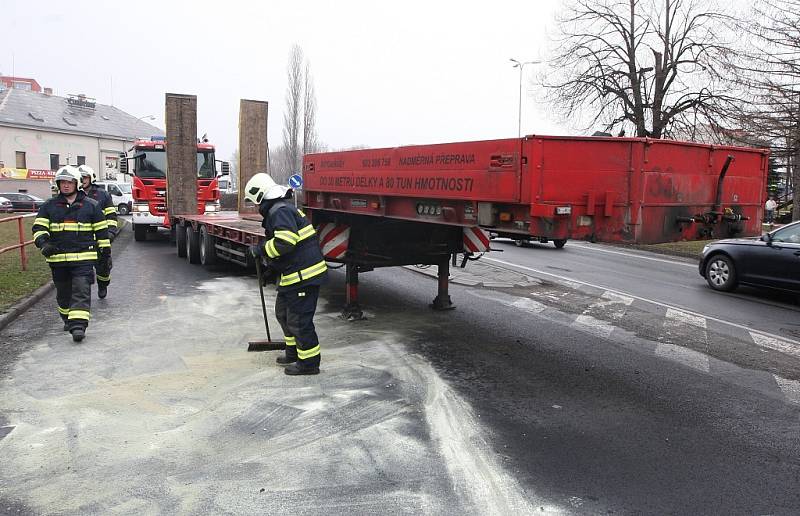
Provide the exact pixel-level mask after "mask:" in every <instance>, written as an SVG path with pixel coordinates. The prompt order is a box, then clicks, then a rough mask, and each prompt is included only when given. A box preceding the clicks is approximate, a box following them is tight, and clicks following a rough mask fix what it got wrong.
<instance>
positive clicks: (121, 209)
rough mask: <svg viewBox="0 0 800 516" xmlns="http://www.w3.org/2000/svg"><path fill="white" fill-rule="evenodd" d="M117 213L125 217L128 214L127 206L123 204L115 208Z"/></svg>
mask: <svg viewBox="0 0 800 516" xmlns="http://www.w3.org/2000/svg"><path fill="white" fill-rule="evenodd" d="M117 211H118V212H119V214H120V215H127V214H128V213H130V212H129V211H128V205H127V204H125V203H122V204H120V205H119V206H117Z"/></svg>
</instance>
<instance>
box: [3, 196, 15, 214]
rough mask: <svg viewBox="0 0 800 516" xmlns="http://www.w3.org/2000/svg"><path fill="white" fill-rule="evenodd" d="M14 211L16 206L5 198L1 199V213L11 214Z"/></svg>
mask: <svg viewBox="0 0 800 516" xmlns="http://www.w3.org/2000/svg"><path fill="white" fill-rule="evenodd" d="M12 211H14V205H13V204H11V201H9V200H8V199H6V198H5V197H0V213H11V212H12Z"/></svg>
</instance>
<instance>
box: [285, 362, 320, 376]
mask: <svg viewBox="0 0 800 516" xmlns="http://www.w3.org/2000/svg"><path fill="white" fill-rule="evenodd" d="M283 372H284V373H286V374H288V375H289V376H300V375H306V374H319V367H313V366H302V365H300V364H299V363H295V364H290V365H288V366H286V369H284V370H283Z"/></svg>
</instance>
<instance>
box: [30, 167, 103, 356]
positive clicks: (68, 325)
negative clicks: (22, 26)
mask: <svg viewBox="0 0 800 516" xmlns="http://www.w3.org/2000/svg"><path fill="white" fill-rule="evenodd" d="M55 183H56V185H57V186H58V190H59V194H58V195H57V196H56V197H53V198H51V199H49V200H48V201H47V202H45V203H44V204H43V205H42V207H41V208H39V213H37V215H36V219H35V220H34V221H33V228H32V230H33V241H34V243H35V245H36V247H38V248H39V249H41V251H42V254H43V255H44V257H45V259H46V260H47V263H48V265H50V270H51V272H52V274H53V283H55V286H56V301H57V302H58V313H59V314H60V315H61V319H62V320H63V321H64V331H69V332H70V333H71V334H72V340H74V341H75V342H80V341H82V340H83V338H84V336H85V335H86V328H87V327H88V326H89V318H90V316H91V312H90V309H91V299H92V295H91V293H92V290H91V289H92V283H93V282H94V265H95V263H96V262H97V258H98V254H99V255H103V254H110V253H111V241H110V240H109V238H108V222H106V219H105V217H104V216H103V210H101V209H100V205H99V204H97V202H96V201H94V199H90V198H89V197H87V196H86V194H85V193H84V192H83V190H80V184H81V173H80V172H79V171H78V169H77V168H75V167H73V166H70V165H67V166H65V167H61V168H60V169H59V170H58V172H56V176H55Z"/></svg>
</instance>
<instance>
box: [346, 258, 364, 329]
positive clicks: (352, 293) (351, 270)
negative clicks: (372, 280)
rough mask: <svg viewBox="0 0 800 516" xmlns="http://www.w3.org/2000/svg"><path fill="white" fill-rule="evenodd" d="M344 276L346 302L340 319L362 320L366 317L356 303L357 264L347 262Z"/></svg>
mask: <svg viewBox="0 0 800 516" xmlns="http://www.w3.org/2000/svg"><path fill="white" fill-rule="evenodd" d="M345 278H346V279H345V281H346V283H347V304H346V305H345V307H344V309H342V319H345V320H348V321H361V320H364V319H366V317H365V316H364V312H362V311H361V306H360V305H359V304H358V265H355V264H352V263H348V264H347V265H346V266H345Z"/></svg>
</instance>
